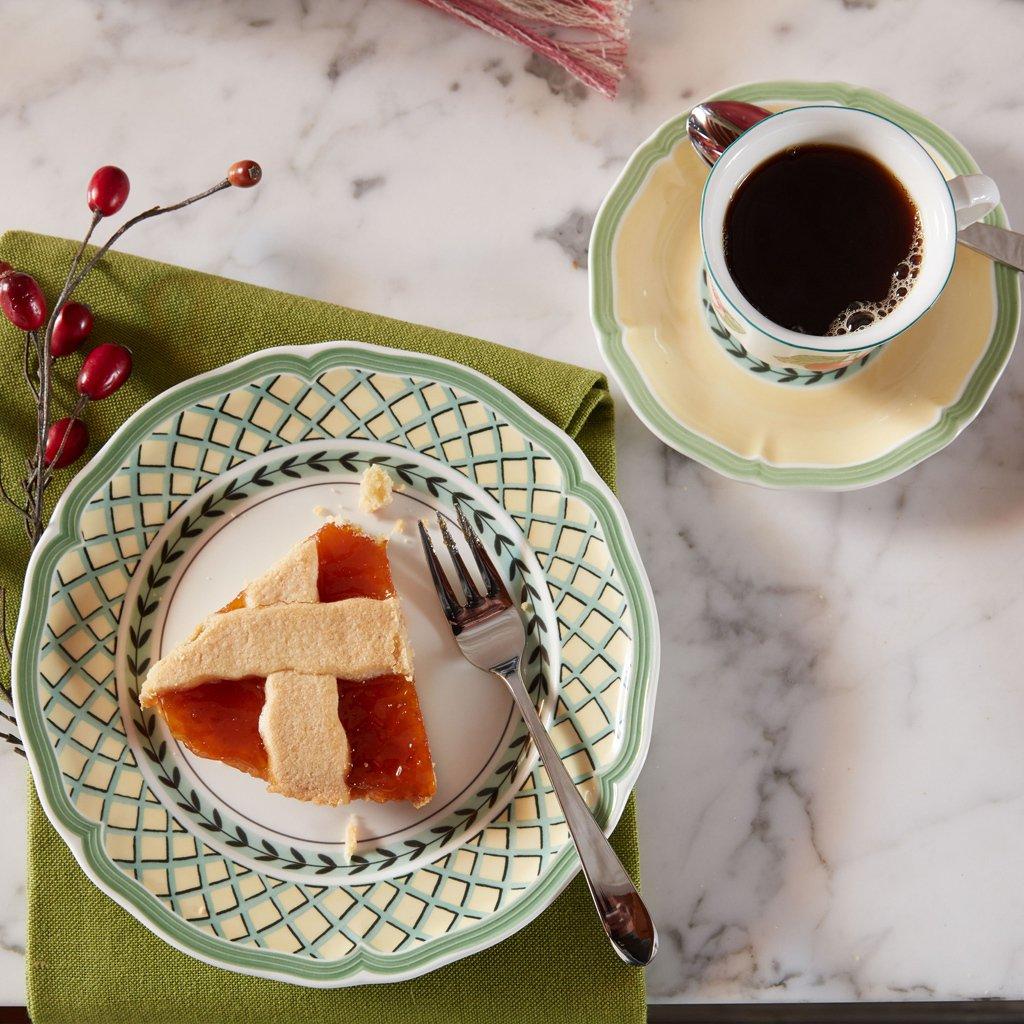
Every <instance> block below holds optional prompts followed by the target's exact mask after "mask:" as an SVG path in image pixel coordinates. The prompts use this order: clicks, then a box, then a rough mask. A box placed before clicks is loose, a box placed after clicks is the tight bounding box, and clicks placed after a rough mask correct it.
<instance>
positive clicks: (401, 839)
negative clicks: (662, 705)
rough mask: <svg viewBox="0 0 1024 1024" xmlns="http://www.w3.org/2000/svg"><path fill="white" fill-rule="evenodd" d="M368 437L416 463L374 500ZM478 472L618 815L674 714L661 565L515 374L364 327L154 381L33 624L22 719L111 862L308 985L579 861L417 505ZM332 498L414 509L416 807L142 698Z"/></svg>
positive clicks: (480, 503)
mask: <svg viewBox="0 0 1024 1024" xmlns="http://www.w3.org/2000/svg"><path fill="white" fill-rule="evenodd" d="M373 464H377V465H380V466H383V467H384V468H385V469H386V470H387V471H388V472H389V473H390V474H391V476H392V478H393V480H394V481H395V482H396V484H397V485H398V492H397V493H396V495H395V499H394V501H393V503H392V504H391V505H390V506H388V508H387V509H386V510H384V511H383V512H380V513H376V514H363V513H360V512H359V511H358V491H359V487H358V485H359V482H360V479H361V477H362V474H363V472H364V471H365V470H366V468H367V466H369V465H373ZM456 499H457V500H458V501H459V502H461V503H462V504H463V505H464V507H465V508H466V509H467V510H468V511H469V513H470V515H471V518H472V519H473V520H474V524H475V526H476V528H477V529H478V530H479V531H481V533H482V535H483V536H484V538H485V539H486V541H487V543H488V544H489V546H490V548H491V550H493V552H494V555H495V557H496V559H497V560H498V562H499V564H500V566H501V568H502V570H503V571H504V573H505V575H506V578H507V581H508V583H509V588H510V590H511V591H512V592H513V593H514V594H515V595H517V596H518V597H519V599H520V600H521V602H522V607H523V615H524V617H525V618H526V620H527V625H528V632H529V645H530V646H529V651H528V655H527V659H526V664H527V667H528V671H529V682H530V685H531V687H532V689H533V691H534V692H535V693H536V695H537V699H538V701H539V702H542V703H543V713H544V715H545V716H546V721H548V722H549V723H550V728H551V732H552V737H553V739H554V741H555V744H556V746H557V747H558V749H559V751H560V753H561V755H562V757H563V759H564V761H565V764H566V766H567V767H568V768H569V770H570V772H571V774H572V775H573V776H574V778H576V779H577V780H578V784H579V785H580V787H581V790H582V791H583V792H584V793H585V795H586V796H587V798H588V800H589V801H590V803H591V806H592V807H593V808H594V809H595V813H596V815H597V817H598V820H599V821H600V822H601V823H602V825H603V826H604V827H605V828H606V829H607V830H611V828H613V827H614V825H615V823H616V822H617V820H618V818H619V816H620V814H621V813H622V810H623V807H624V805H625V801H626V798H627V796H628V794H629V791H630V789H631V787H632V785H633V783H634V782H635V780H636V778H637V775H638V773H639V771H640V768H641V765H642V763H643V760H644V756H645V754H646V751H647V746H648V743H649V739H650V727H651V718H652V713H653V704H654V691H655V685H656V680H657V666H658V627H657V621H656V617H655V610H654V604H653V600H652V597H651V592H650V588H649V585H648V582H647V579H646V577H645V575H644V571H643V568H642V567H641V565H640V561H639V557H638V555H637V552H636V548H635V546H634V544H633V540H632V537H631V535H630V532H629V528H628V526H627V525H626V523H625V520H624V518H623V514H622V511H621V509H620V508H619V506H618V504H617V502H616V501H615V499H614V498H613V497H612V495H611V494H610V492H609V491H608V489H607V488H606V487H605V486H604V485H603V484H602V483H601V481H600V479H599V478H598V477H597V475H596V473H595V472H594V470H593V469H592V468H591V466H590V464H589V463H588V462H587V460H586V458H585V456H584V455H583V453H582V452H581V451H580V450H579V449H578V448H577V447H576V446H575V445H574V444H573V443H572V442H571V441H570V440H569V439H568V438H567V437H565V436H564V435H563V434H560V433H559V432H558V431H556V430H555V429H554V428H552V427H551V425H550V424H549V423H547V421H545V420H544V419H542V418H541V417H540V416H539V415H538V414H537V413H536V412H534V411H533V410H532V409H530V408H529V407H527V406H526V405H524V404H523V403H522V402H521V401H520V400H519V399H517V398H515V397H514V396H513V395H511V394H510V393H509V392H507V391H506V390H504V389H503V388H501V387H499V386H498V385H497V384H495V383H494V382H493V381H490V380H488V379H487V378H485V377H483V376H481V375H479V374H477V373H475V372H473V371H471V370H468V369H466V368H465V367H462V366H458V365H456V364H453V363H449V362H447V361H444V360H441V359H436V358H432V357H428V356H424V355H416V354H410V353H406V352H397V351H391V350H388V349H382V348H377V347H374V346H367V345H361V344H358V343H355V342H332V343H326V344H322V345H313V346H308V347H302V348H287V349H270V350H268V351H265V352H261V353H258V354H256V355H254V356H251V357H248V358H246V359H243V360H240V361H239V362H236V363H232V364H230V365H228V366H226V367H223V368H222V369H220V370H217V371H214V372H212V373H209V374H206V375H203V376H200V377H196V378H194V379H193V380H190V381H188V382H186V383H184V384H182V385H180V386H178V387H176V388H173V389H172V390H170V391H168V392H166V393H165V394H163V395H161V396H160V397H159V398H158V399H155V400H154V401H153V402H151V403H149V404H148V405H146V406H145V407H144V408H143V409H141V410H140V411H139V412H138V413H137V414H136V415H134V416H133V417H132V418H131V419H130V420H129V421H128V422H127V423H125V425H124V426H123V427H122V428H121V429H120V430H119V431H118V432H117V433H116V434H115V435H114V437H113V438H111V440H110V441H109V442H108V443H107V444H106V445H105V446H104V448H103V449H102V450H101V451H100V452H99V454H98V455H97V456H96V457H95V458H94V459H93V460H92V462H91V463H90V464H89V465H88V466H87V467H86V468H85V469H84V470H83V471H82V472H81V473H80V474H79V476H78V477H77V478H76V479H75V480H74V481H73V483H72V484H71V486H70V487H69V488H68V490H67V491H66V493H65V495H64V497H63V498H62V499H61V501H60V503H59V505H58V507H57V509H56V511H55V512H54V515H53V519H52V521H51V524H50V527H49V529H48V530H47V532H46V535H45V537H44V538H43V540H42V542H41V543H40V544H39V546H38V548H37V549H36V551H35V553H34V555H33V557H32V560H31V563H30V566H29V571H28V576H27V579H26V584H25V595H24V600H23V603H22V610H21V617H20V621H19V626H18V634H17V643H16V651H15V664H14V682H15V696H16V704H17V710H18V720H19V722H20V725H21V731H22V735H23V738H24V742H25V747H26V749H27V752H28V755H29V761H30V764H31V766H32V771H33V775H34V777H35V780H36V784H37V786H38V788H39V793H40V796H41V799H42V802H43V805H44V807H45V808H46V811H47V814H48V815H49V817H50V819H51V820H52V821H53V823H54V825H55V826H56V828H57V829H58V831H59V832H60V833H61V835H62V836H63V837H64V838H65V839H66V841H67V842H68V845H69V846H70V847H71V849H72V851H73V852H74V854H75V856H76V857H77V858H78V860H79V862H80V864H81V865H82V867H83V869H84V870H85V871H86V873H87V874H88V875H89V876H90V877H91V878H92V879H93V881H95V882H96V884H97V885H99V886H100V887H101V888H102V889H103V890H104V891H105V892H107V893H108V894H109V895H110V896H112V897H113V898H114V899H115V900H117V901H118V902H119V903H120V904H121V905H122V906H124V907H125V908H126V909H127V910H129V911H130V912H131V913H133V914H134V915H135V916H136V917H137V918H139V920H141V921H142V922H143V923H144V924H146V925H147V926H148V927H150V928H151V929H152V930H153V931H155V932H156V933H157V934H159V935H161V936H163V937H164V938H165V939H166V940H167V941H168V942H170V943H172V944H173V945H175V946H177V947H178V948H179V949H181V950H183V951H185V952H187V953H190V954H192V955H193V956H197V957H199V958H201V959H203V960H206V961H208V962H209V963H212V964H215V965H217V966H220V967H225V968H228V969H230V970H236V971H242V972H245V973H250V974H257V975H262V976H267V977H275V978H281V979H284V980H288V981H293V982H298V983H301V984H307V985H316V986H340V985H352V984H365V983H370V982H381V981H394V980H398V979H401V978H407V977H411V976H413V975H416V974H420V973H423V972H425V971H429V970H431V969H433V968H435V967H438V966H440V965H441V964H444V963H447V962H449V961H451V960H454V959H457V958H459V957H462V956H465V955H467V954H469V953H472V952H475V951H476V950H479V949H482V948H484V947H485V946H488V945H491V944H492V943H494V942H497V941H498V940H500V939H502V938H504V937H506V936H508V935H510V934H511V933H512V932H514V931H516V930H517V929H518V928H521V927H522V926H523V925H524V924H526V923H527V922H528V921H529V920H531V919H532V918H533V917H534V916H536V915H537V914H538V913H539V912H540V911H541V910H542V909H543V908H544V907H545V906H547V905H548V904H549V903H550V902H551V900H552V899H554V897H555V896H556V895H557V894H558V892H560V891H561V889H562V888H563V887H564V886H565V885H566V883H567V882H568V881H569V880H570V879H571V878H572V876H573V875H574V874H575V872H576V871H577V869H578V866H579V862H578V858H577V856H576V853H575V850H574V848H573V846H572V844H571V842H570V841H569V837H568V832H567V829H566V826H565V822H564V819H563V817H562V815H561V812H560V810H559V806H558V803H557V801H556V800H555V797H554V795H553V793H552V792H551V790H550V787H549V785H548V782H547V776H546V775H545V774H544V772H543V770H542V768H541V767H540V765H539V764H538V762H537V760H536V757H535V754H534V752H533V749H532V747H531V745H530V744H529V743H528V742H527V736H526V731H525V728H524V727H523V725H522V723H521V721H520V719H519V717H518V715H516V714H515V713H514V712H513V708H512V704H511V700H510V698H509V697H508V695H507V692H506V691H505V688H504V687H503V686H502V685H501V683H500V682H498V681H497V680H494V679H491V678H490V677H489V676H487V675H485V674H482V673H480V672H477V671H476V670H474V669H472V667H471V666H469V665H468V663H467V662H466V661H465V660H464V659H463V658H462V656H461V654H460V653H459V651H458V649H457V647H456V646H455V643H454V641H453V639H452V637H451V633H450V630H449V629H448V627H447V624H446V623H445V622H444V621H443V618H442V616H441V612H440V609H439V608H438V605H437V599H436V596H435V594H434V592H433V588H432V585H431V583H430V580H429V578H428V576H427V575H426V569H425V565H424V563H423V558H422V553H421V551H420V550H419V545H418V542H417V541H416V540H415V539H414V534H413V533H412V532H411V531H410V532H405V531H406V530H408V527H409V525H414V524H415V522H416V520H417V519H419V518H421V517H423V516H424V515H428V514H429V515H431V516H433V513H434V511H439V512H440V513H441V514H443V515H450V514H451V510H452V506H453V502H454V501H455V500H456ZM329 513H330V514H334V515H336V516H339V517H343V518H345V519H347V520H350V521H353V522H355V523H357V524H358V525H361V526H362V527H364V528H365V529H366V530H368V531H370V532H374V533H378V534H386V533H388V532H389V531H391V532H392V538H391V541H390V543H389V555H390V560H391V565H392V571H393V574H394V578H395V584H396V587H397V590H398V593H399V596H400V598H401V600H402V604H403V607H404V609H405V613H406V618H407V620H408V629H409V634H410V637H411V642H412V648H413V650H414V652H415V658H416V678H417V686H418V689H419V694H420V701H421V704H422V708H423V714H424V718H425V722H426V726H427V732H428V735H429V739H430V745H431V748H432V751H433V757H434V761H435V764H436V768H437V784H438V789H437V794H436V796H435V797H434V798H433V800H431V802H430V803H428V804H426V805H425V806H423V807H420V808H418V809H417V808H414V807H413V806H412V805H411V804H408V803H402V804H396V803H389V804H374V803H369V802H358V803H352V804H349V805H346V806H344V807H340V808H334V807H324V806H319V805H315V804H306V803H300V802H298V801H295V800H289V799H287V798H285V797H283V796H280V795H278V794H275V793H270V792H268V791H267V789H266V787H265V784H264V782H263V781H262V780H259V779H255V778H253V777H251V776H248V775H245V774H243V773H241V772H238V771H235V770H234V769H232V768H229V767H228V766H226V765H224V764H221V763H220V762H217V761H212V760H206V759H203V758H199V757H197V756H195V755H194V754H192V753H191V752H190V751H189V750H187V749H186V748H184V747H183V746H182V745H180V744H179V743H178V742H177V741H176V740H175V739H174V737H173V736H171V735H170V733H169V731H168V730H167V729H166V727H165V725H164V723H163V720H162V718H161V717H160V716H159V715H158V714H155V713H154V712H152V711H143V710H142V709H140V707H139V703H138V693H139V689H140V687H141V685H142V682H143V680H144V679H145V675H146V672H147V669H148V667H149V666H150V665H151V664H152V663H153V662H154V661H155V660H156V659H157V658H159V657H161V656H162V655H163V654H165V653H166V652H167V651H169V650H170V649H171V648H173V647H174V646H175V645H176V644H177V643H179V641H181V640H183V639H184V638H185V637H186V636H187V635H188V632H189V630H190V629H191V627H192V626H193V625H194V623H195V622H197V621H200V620H201V619H202V618H203V617H204V616H205V615H207V614H208V613H211V612H213V611H215V610H216V609H218V608H220V607H222V606H223V605H224V604H225V603H227V602H228V601H230V600H231V598H232V597H233V596H234V595H235V594H237V592H238V590H239V589H240V586H241V585H242V584H244V583H245V581H246V580H249V579H253V578H255V577H257V576H259V575H260V573H262V572H263V571H264V570H265V569H266V568H267V567H268V566H270V565H271V564H272V563H273V562H274V561H275V560H276V559H277V558H279V557H280V556H281V555H282V554H284V553H285V552H286V551H287V550H288V549H289V548H290V547H291V546H292V545H293V544H294V543H295V542H296V541H298V540H300V539H301V538H303V537H305V536H307V535H309V534H311V533H312V532H313V531H314V530H316V529H317V527H318V526H320V525H321V524H322V522H323V516H325V515H326V514H329ZM403 528H404V529H403ZM352 815H355V816H356V819H357V820H356V834H357V836H358V842H357V844H356V848H355V849H354V850H346V832H347V830H348V824H349V819H350V817H351V816H352Z"/></svg>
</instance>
